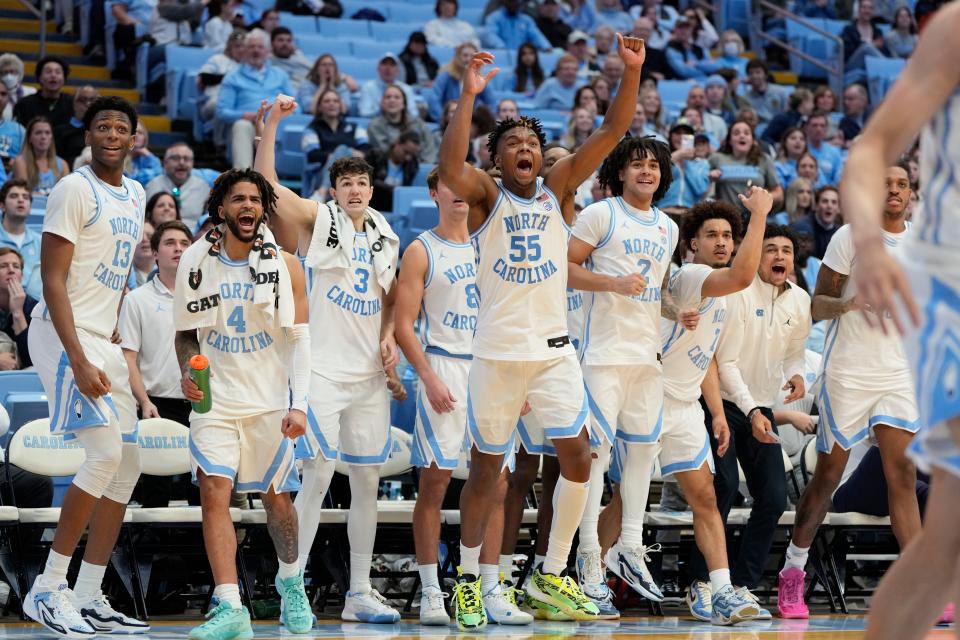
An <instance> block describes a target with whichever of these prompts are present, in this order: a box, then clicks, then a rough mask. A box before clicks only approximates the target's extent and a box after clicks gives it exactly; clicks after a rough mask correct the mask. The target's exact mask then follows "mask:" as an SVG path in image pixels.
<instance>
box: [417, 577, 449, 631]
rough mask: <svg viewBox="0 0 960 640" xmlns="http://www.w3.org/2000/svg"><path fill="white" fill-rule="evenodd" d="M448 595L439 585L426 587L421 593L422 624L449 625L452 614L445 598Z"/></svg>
mask: <svg viewBox="0 0 960 640" xmlns="http://www.w3.org/2000/svg"><path fill="white" fill-rule="evenodd" d="M446 597H447V594H445V593H444V592H443V591H441V590H440V589H438V588H437V587H424V588H423V590H422V592H421V593H420V624H422V625H428V626H443V627H445V626H447V625H449V624H450V615H449V614H447V607H446V605H445V604H444V602H443V600H444V598H446Z"/></svg>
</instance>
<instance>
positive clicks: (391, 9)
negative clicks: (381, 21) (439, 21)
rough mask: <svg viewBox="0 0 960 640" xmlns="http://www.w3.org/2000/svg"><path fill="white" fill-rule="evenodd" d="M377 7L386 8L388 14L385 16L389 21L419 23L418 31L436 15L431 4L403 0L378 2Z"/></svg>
mask: <svg viewBox="0 0 960 640" xmlns="http://www.w3.org/2000/svg"><path fill="white" fill-rule="evenodd" d="M377 6H378V7H383V9H381V10H380V11H381V12H382V11H383V10H386V11H387V13H388V15H386V16H385V17H386V18H387V20H388V21H390V22H414V23H419V24H420V28H419V29H417V30H418V31H422V30H423V25H424V24H426V23H427V22H428V21H429V20H433V19H434V18H436V17H437V14H436V13H435V12H434V10H433V9H434V7H433V5H428V4H413V3H411V2H407V1H406V0H404V1H403V2H396V1H393V2H382V3H380V2H378V3H377Z"/></svg>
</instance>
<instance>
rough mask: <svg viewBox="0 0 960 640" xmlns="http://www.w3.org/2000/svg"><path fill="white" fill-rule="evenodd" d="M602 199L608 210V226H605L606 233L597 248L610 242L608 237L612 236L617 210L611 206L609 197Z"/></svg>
mask: <svg viewBox="0 0 960 640" xmlns="http://www.w3.org/2000/svg"><path fill="white" fill-rule="evenodd" d="M603 201H604V202H606V203H607V209H609V210H610V226H609V227H608V228H607V234H606V235H605V236H603V238H601V239H600V244H598V245H597V247H596V248H597V249H600V248H601V247H605V246H606V245H607V243H608V242H610V238H612V237H613V232H614V231H616V229H617V212H616V211H615V210H614V208H613V203H612V202H610V198H605V199H604V200H603Z"/></svg>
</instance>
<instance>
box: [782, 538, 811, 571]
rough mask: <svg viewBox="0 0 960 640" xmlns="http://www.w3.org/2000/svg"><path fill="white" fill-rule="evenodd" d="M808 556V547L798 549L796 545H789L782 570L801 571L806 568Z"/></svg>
mask: <svg viewBox="0 0 960 640" xmlns="http://www.w3.org/2000/svg"><path fill="white" fill-rule="evenodd" d="M808 555H810V547H798V546H797V545H795V544H793V542H791V543H790V546H789V547H787V561H786V562H785V563H784V565H783V568H784V569H800V570H801V571H802V570H803V568H804V567H806V566H807V556H808Z"/></svg>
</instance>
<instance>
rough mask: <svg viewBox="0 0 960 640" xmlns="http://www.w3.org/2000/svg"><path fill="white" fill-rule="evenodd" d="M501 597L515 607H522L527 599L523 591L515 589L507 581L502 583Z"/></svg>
mask: <svg viewBox="0 0 960 640" xmlns="http://www.w3.org/2000/svg"><path fill="white" fill-rule="evenodd" d="M503 595H504V597H505V598H507V600H509V601H510V602H512V603H513V605H514V606H516V607H522V606H523V603H524V601H525V600H526V598H527V594H526V593H525V592H524V591H523V589H517V588H516V587H515V586H513V583H512V582H510V581H509V580H504V581H503Z"/></svg>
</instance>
